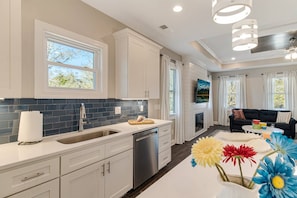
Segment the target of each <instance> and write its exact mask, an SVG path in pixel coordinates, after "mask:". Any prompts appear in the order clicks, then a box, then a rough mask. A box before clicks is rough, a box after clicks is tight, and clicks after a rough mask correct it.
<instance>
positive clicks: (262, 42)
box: [251, 30, 297, 53]
mask: <svg viewBox="0 0 297 198" xmlns="http://www.w3.org/2000/svg"><path fill="white" fill-rule="evenodd" d="M293 38H295V39H296V38H297V30H295V31H290V32H284V33H279V34H272V35H267V36H262V37H258V46H257V47H255V48H253V49H251V53H258V52H264V51H272V50H282V49H286V50H287V49H289V48H290V47H291V45H292V41H291V40H292V39H293Z"/></svg>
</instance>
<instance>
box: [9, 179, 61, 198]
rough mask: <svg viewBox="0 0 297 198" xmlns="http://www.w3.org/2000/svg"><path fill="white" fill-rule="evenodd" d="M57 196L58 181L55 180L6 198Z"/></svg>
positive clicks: (51, 197) (50, 197) (46, 197)
mask: <svg viewBox="0 0 297 198" xmlns="http://www.w3.org/2000/svg"><path fill="white" fill-rule="evenodd" d="M59 194H60V191H59V179H55V180H52V181H49V182H46V183H44V184H41V185H39V186H36V187H33V188H30V189H28V190H25V191H23V192H20V193H17V194H15V195H12V196H9V197H8V198H58V197H59V196H60V195H59Z"/></svg>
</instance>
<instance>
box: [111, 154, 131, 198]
mask: <svg viewBox="0 0 297 198" xmlns="http://www.w3.org/2000/svg"><path fill="white" fill-rule="evenodd" d="M105 164H106V166H105V167H106V175H105V198H116V197H122V196H123V195H124V194H125V193H127V192H128V191H129V190H130V189H132V187H133V150H132V149H130V150H128V151H126V152H123V153H121V154H118V155H116V156H114V157H111V158H109V159H107V160H106V162H105Z"/></svg>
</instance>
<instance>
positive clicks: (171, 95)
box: [169, 92, 175, 114]
mask: <svg viewBox="0 0 297 198" xmlns="http://www.w3.org/2000/svg"><path fill="white" fill-rule="evenodd" d="M169 113H170V114H174V113H175V92H169Z"/></svg>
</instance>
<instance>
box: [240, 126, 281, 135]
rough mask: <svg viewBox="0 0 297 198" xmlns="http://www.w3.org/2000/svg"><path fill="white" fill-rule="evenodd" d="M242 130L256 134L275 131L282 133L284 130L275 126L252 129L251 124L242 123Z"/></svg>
mask: <svg viewBox="0 0 297 198" xmlns="http://www.w3.org/2000/svg"><path fill="white" fill-rule="evenodd" d="M241 128H242V130H244V132H246V133H257V134H262V133H264V132H266V133H272V132H277V133H282V134H283V133H284V130H282V129H279V128H275V127H266V129H254V128H253V126H252V125H243V126H242V127H241Z"/></svg>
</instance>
